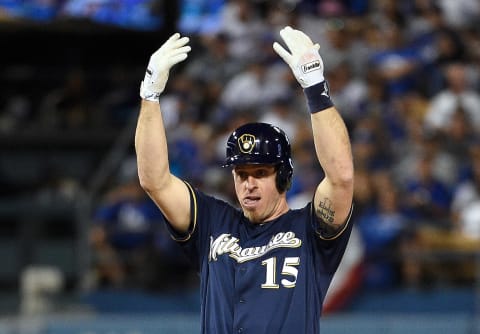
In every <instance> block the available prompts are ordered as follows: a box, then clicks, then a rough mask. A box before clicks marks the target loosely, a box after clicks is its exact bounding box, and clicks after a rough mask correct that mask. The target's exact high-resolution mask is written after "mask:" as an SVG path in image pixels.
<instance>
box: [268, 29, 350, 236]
mask: <svg viewBox="0 0 480 334" xmlns="http://www.w3.org/2000/svg"><path fill="white" fill-rule="evenodd" d="M280 36H281V37H282V39H283V40H284V42H285V44H286V46H287V47H288V49H289V51H287V50H285V49H284V48H283V47H282V46H281V45H280V44H278V43H274V45H273V48H274V49H275V51H276V52H277V53H278V54H279V55H280V57H282V59H283V60H284V61H285V62H286V63H287V64H288V65H289V66H290V68H291V69H292V71H293V73H294V75H295V77H296V79H297V81H298V82H299V83H300V84H301V86H302V87H303V89H304V92H305V96H306V98H307V102H308V106H309V109H310V112H311V121H312V129H313V136H314V142H315V150H316V154H317V158H318V161H319V162H320V165H321V166H322V168H323V170H324V172H325V178H324V179H323V180H322V181H321V182H320V184H319V185H318V187H317V190H316V192H315V198H314V206H315V213H316V215H317V217H319V218H321V219H322V220H323V221H324V222H325V223H327V224H328V225H329V226H330V227H331V228H332V229H333V230H336V229H338V227H340V226H342V224H343V223H344V222H345V220H346V219H347V218H348V216H349V214H350V210H351V206H352V198H353V160H352V152H351V145H350V139H349V137H348V132H347V129H346V126H345V123H344V121H343V119H342V117H341V116H340V114H339V113H338V111H337V110H336V108H335V107H334V105H333V103H332V101H331V100H330V96H329V91H328V85H327V82H326V81H325V78H324V76H323V61H322V58H321V57H320V54H319V52H318V50H319V49H320V45H318V44H313V42H312V41H311V39H310V38H309V37H308V36H307V35H305V34H304V33H303V32H302V31H299V30H296V29H293V28H291V27H285V28H283V29H282V30H281V31H280Z"/></svg>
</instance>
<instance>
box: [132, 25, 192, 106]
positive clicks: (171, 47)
mask: <svg viewBox="0 0 480 334" xmlns="http://www.w3.org/2000/svg"><path fill="white" fill-rule="evenodd" d="M188 42H189V38H188V37H180V34H179V33H175V34H173V35H172V36H170V38H169V39H168V40H167V41H166V42H165V43H163V45H162V46H161V47H160V49H158V50H157V51H155V53H153V54H152V56H151V57H150V61H149V62H148V66H147V71H146V73H145V78H144V79H143V81H142V84H141V85H140V97H141V98H142V99H144V100H148V101H157V102H158V98H159V97H160V94H161V93H162V92H163V90H164V89H165V85H166V84H167V80H168V73H169V71H170V68H171V67H172V66H173V65H175V64H177V63H179V62H181V61H184V60H185V59H187V56H188V52H190V50H191V48H190V46H189V45H187V43H188Z"/></svg>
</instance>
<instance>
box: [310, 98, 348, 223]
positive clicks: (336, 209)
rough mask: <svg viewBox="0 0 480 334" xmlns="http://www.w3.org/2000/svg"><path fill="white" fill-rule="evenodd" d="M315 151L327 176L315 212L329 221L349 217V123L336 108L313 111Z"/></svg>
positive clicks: (317, 196)
mask: <svg viewBox="0 0 480 334" xmlns="http://www.w3.org/2000/svg"><path fill="white" fill-rule="evenodd" d="M311 118H312V128H313V136H314V142H315V151H316V153H317V158H318V161H319V162H320V165H321V166H322V168H323V170H324V172H325V178H324V179H323V180H322V182H321V183H320V184H319V185H318V187H317V190H316V192H315V200H314V206H315V212H316V214H317V216H318V217H320V218H322V219H323V220H324V221H325V222H326V223H328V224H334V225H335V226H340V225H341V224H343V223H344V222H345V220H346V219H347V217H348V215H349V213H350V209H351V205H352V198H353V161H352V152H351V146H350V139H349V137H348V133H347V129H346V127H345V123H344V122H343V119H342V118H341V116H340V114H339V113H338V111H337V110H336V109H335V107H331V108H328V109H325V110H323V111H321V112H317V113H315V114H312V117H311Z"/></svg>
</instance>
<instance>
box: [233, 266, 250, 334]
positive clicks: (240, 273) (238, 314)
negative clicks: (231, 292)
mask: <svg viewBox="0 0 480 334" xmlns="http://www.w3.org/2000/svg"><path fill="white" fill-rule="evenodd" d="M246 272H247V268H246V264H239V265H238V266H237V268H236V273H235V298H236V303H235V304H236V306H235V316H234V324H235V327H234V328H236V332H237V333H244V332H245V328H244V327H242V321H241V320H240V319H241V318H243V316H244V310H243V311H242V310H240V308H243V305H245V299H244V298H243V297H242V292H241V286H242V284H241V282H242V281H244V277H245V273H246Z"/></svg>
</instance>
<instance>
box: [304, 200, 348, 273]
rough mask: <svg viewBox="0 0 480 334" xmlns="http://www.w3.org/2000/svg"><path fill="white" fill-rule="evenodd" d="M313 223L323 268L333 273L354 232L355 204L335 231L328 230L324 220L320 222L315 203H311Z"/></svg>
mask: <svg viewBox="0 0 480 334" xmlns="http://www.w3.org/2000/svg"><path fill="white" fill-rule="evenodd" d="M311 208H312V209H311V224H312V228H313V231H314V234H315V239H316V244H317V247H318V248H319V252H318V254H319V257H320V260H321V262H322V263H323V265H322V268H323V270H324V271H325V273H328V274H333V273H335V271H336V270H337V268H338V266H339V264H340V261H341V260H342V257H343V254H344V253H345V249H346V248H347V244H348V240H349V239H350V234H351V232H352V226H353V222H352V221H351V217H352V210H353V205H352V207H351V208H350V213H349V215H348V217H347V219H346V220H345V222H344V223H343V224H342V226H341V227H340V228H339V229H337V230H335V232H334V233H331V232H330V231H326V229H325V226H326V225H327V224H325V223H324V222H319V218H318V217H317V216H316V215H315V213H314V212H313V204H311Z"/></svg>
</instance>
